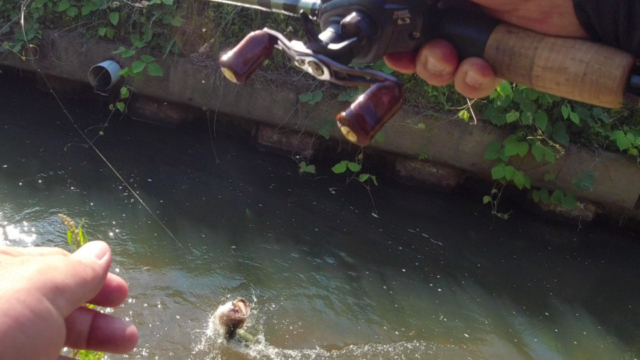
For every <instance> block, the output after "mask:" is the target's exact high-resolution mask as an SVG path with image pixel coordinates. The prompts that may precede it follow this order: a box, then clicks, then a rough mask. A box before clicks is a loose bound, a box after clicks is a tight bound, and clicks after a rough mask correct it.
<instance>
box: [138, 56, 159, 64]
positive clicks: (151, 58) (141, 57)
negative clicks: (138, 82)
mask: <svg viewBox="0 0 640 360" xmlns="http://www.w3.org/2000/svg"><path fill="white" fill-rule="evenodd" d="M155 59H156V58H154V57H153V56H149V55H142V56H140V60H142V61H144V62H146V63H148V62H152V61H154V60H155Z"/></svg>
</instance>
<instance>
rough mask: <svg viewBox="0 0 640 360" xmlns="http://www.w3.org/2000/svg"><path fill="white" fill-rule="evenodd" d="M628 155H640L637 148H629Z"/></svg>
mask: <svg viewBox="0 0 640 360" xmlns="http://www.w3.org/2000/svg"><path fill="white" fill-rule="evenodd" d="M629 155H631V156H638V155H640V152H639V151H638V149H629Z"/></svg>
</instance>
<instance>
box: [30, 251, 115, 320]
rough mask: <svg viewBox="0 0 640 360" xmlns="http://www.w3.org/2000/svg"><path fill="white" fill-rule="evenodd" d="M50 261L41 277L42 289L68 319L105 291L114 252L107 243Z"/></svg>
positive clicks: (50, 301) (55, 307)
mask: <svg viewBox="0 0 640 360" xmlns="http://www.w3.org/2000/svg"><path fill="white" fill-rule="evenodd" d="M44 259H47V258H44ZM43 261H44V260H43ZM47 261H49V263H47V264H45V265H43V266H44V267H43V270H42V272H43V273H42V274H39V276H40V279H39V282H40V283H41V285H40V287H39V289H40V291H41V293H42V294H43V295H44V297H45V299H46V300H47V301H48V302H49V303H50V304H51V305H52V306H53V308H54V309H56V310H57V311H58V313H59V314H60V315H61V316H62V317H63V318H66V317H67V316H68V315H69V314H70V313H71V312H72V311H73V310H75V309H76V308H78V307H79V306H80V305H82V304H84V303H86V302H87V301H89V300H90V299H93V298H94V297H95V296H96V295H98V293H99V292H100V290H101V289H102V287H103V285H104V283H105V280H106V278H107V274H108V273H109V266H111V249H110V248H109V245H107V243H105V242H103V241H92V242H89V243H87V244H85V245H84V246H82V247H81V248H80V249H78V251H76V252H75V253H73V255H71V256H70V257H68V258H66V259H64V260H63V261H60V260H58V259H54V258H51V259H47Z"/></svg>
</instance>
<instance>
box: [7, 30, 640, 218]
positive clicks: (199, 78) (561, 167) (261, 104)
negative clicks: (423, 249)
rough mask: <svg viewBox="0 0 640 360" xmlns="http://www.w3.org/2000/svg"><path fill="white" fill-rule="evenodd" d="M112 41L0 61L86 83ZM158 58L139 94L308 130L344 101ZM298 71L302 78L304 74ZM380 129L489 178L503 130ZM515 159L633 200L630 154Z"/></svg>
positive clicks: (563, 180)
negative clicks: (488, 155) (586, 175)
mask: <svg viewBox="0 0 640 360" xmlns="http://www.w3.org/2000/svg"><path fill="white" fill-rule="evenodd" d="M116 48H117V46H116V45H114V44H111V43H104V42H100V41H96V42H94V43H92V44H90V45H87V44H86V43H84V42H83V41H82V40H81V39H79V38H78V37H74V36H70V35H55V34H53V33H48V34H46V39H45V41H43V44H42V45H41V46H40V48H39V56H38V58H37V60H35V63H36V66H37V68H38V69H34V67H33V66H32V63H31V61H29V60H27V61H23V60H22V59H20V58H18V57H17V56H15V55H12V54H6V55H4V56H3V57H2V58H0V64H3V65H8V66H12V67H16V68H21V69H23V70H27V71H36V70H40V71H42V72H43V73H45V74H52V75H56V76H59V77H63V78H67V79H72V80H77V81H84V82H86V81H87V72H88V71H89V68H90V67H91V66H92V65H94V64H96V63H98V62H100V61H102V60H105V59H113V60H118V61H120V59H119V58H117V57H116V56H114V55H112V54H111V53H112V51H114V50H115V49H116ZM133 60H134V59H132V58H129V59H123V60H122V61H121V63H122V65H123V66H128V65H129V64H130V63H131V62H132V61H133ZM198 62H200V63H198ZM160 64H161V65H162V67H163V69H164V72H165V74H164V76H163V77H150V76H145V77H144V79H141V80H136V81H135V82H134V83H132V86H133V87H134V88H135V91H136V92H137V93H138V94H141V95H145V96H148V97H153V98H157V99H160V100H163V101H168V102H174V103H180V104H185V105H190V106H194V107H197V108H203V107H206V108H208V109H209V110H214V109H217V110H218V111H219V112H220V113H223V114H229V115H233V116H236V117H242V118H248V119H253V120H256V121H260V122H263V123H268V124H272V125H276V126H283V127H287V128H295V129H299V130H304V131H308V132H315V131H317V130H319V129H320V128H322V127H325V128H326V127H327V123H332V122H333V119H335V116H336V114H338V112H339V111H341V110H343V109H344V108H346V107H347V106H348V104H347V103H345V102H339V101H337V99H336V98H335V96H332V97H330V98H327V96H325V99H324V100H323V101H322V102H321V103H319V104H317V105H313V106H312V105H307V104H299V102H298V94H300V93H303V92H306V91H308V89H309V88H308V84H309V82H308V81H300V83H301V84H299V85H298V84H296V81H295V80H293V79H288V81H281V82H280V83H279V84H277V85H275V84H272V83H270V81H269V79H268V78H267V77H266V76H264V74H263V75H260V74H258V75H257V76H255V80H254V81H252V82H251V83H250V84H248V85H245V86H237V85H234V84H232V83H230V82H228V81H227V80H226V79H224V78H223V77H222V76H221V73H220V72H219V69H218V67H217V66H216V64H215V61H213V60H211V61H207V62H205V63H202V61H196V60H195V59H193V58H188V57H179V58H169V57H168V58H167V59H164V60H162V61H160ZM300 76H302V78H301V79H309V78H308V75H306V74H300ZM305 83H306V84H307V85H305ZM117 89H118V88H114V89H113V90H112V91H117ZM419 124H422V125H420V126H419ZM423 125H424V126H423ZM329 128H330V129H331V134H332V136H335V137H336V138H341V137H340V136H339V134H338V132H337V129H336V128H335V126H331V127H329ZM382 134H383V135H384V140H383V141H375V142H374V143H373V144H372V145H371V147H372V148H375V149H378V150H382V151H386V152H391V153H395V154H401V155H406V156H409V157H416V156H417V155H418V154H419V153H425V154H427V155H428V157H429V160H430V161H431V162H435V163H441V164H446V165H449V166H452V167H455V168H458V169H461V170H464V171H468V172H471V173H473V174H476V175H479V176H481V177H486V178H490V176H491V175H490V173H491V172H490V170H491V167H492V162H490V161H487V160H485V159H484V153H485V149H486V146H487V144H488V143H490V142H491V141H494V140H501V139H504V138H506V136H508V134H507V133H505V132H503V131H501V130H498V129H496V128H494V127H492V126H489V125H486V124H478V125H470V124H467V123H464V122H463V121H461V120H459V119H457V118H456V117H455V115H454V114H434V113H421V112H420V111H419V109H415V108H405V109H403V110H402V111H401V112H400V113H399V114H398V115H397V116H396V118H395V119H393V120H392V121H391V122H390V123H389V124H388V125H387V126H386V127H385V129H384V130H383V131H382ZM517 165H518V167H519V168H521V169H524V170H526V172H527V174H529V175H530V176H531V177H532V180H533V181H532V183H533V185H534V186H548V185H549V184H547V183H545V181H544V174H546V173H549V172H552V173H557V174H558V178H557V180H556V182H555V183H554V184H553V186H555V187H556V188H559V189H561V190H563V191H569V192H573V193H574V194H576V196H577V197H578V198H579V199H582V200H585V201H591V202H595V203H598V204H601V205H603V206H605V207H606V208H610V209H617V210H632V209H634V207H637V206H638V201H639V199H640V166H638V164H637V163H636V162H635V161H634V160H633V159H631V158H629V157H623V156H621V155H618V154H613V153H606V152H599V153H596V152H594V151H586V150H583V149H580V148H578V147H571V148H569V149H567V151H566V155H565V156H564V157H563V158H562V159H561V160H560V161H558V162H557V163H556V164H553V165H551V164H547V165H544V166H540V165H539V164H537V163H536V162H535V159H533V158H532V157H528V158H525V159H524V160H523V161H522V163H521V164H517ZM585 171H593V172H594V173H595V174H596V180H595V184H594V190H593V191H579V190H578V189H575V188H574V187H573V186H572V180H573V179H574V178H575V177H577V176H579V175H580V174H582V173H583V172H585ZM636 210H640V209H636Z"/></svg>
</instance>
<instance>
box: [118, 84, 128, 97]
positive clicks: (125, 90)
mask: <svg viewBox="0 0 640 360" xmlns="http://www.w3.org/2000/svg"><path fill="white" fill-rule="evenodd" d="M129 95H130V93H129V89H128V88H127V87H126V86H123V87H121V88H120V98H121V99H126V98H128V97H129Z"/></svg>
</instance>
